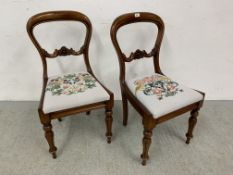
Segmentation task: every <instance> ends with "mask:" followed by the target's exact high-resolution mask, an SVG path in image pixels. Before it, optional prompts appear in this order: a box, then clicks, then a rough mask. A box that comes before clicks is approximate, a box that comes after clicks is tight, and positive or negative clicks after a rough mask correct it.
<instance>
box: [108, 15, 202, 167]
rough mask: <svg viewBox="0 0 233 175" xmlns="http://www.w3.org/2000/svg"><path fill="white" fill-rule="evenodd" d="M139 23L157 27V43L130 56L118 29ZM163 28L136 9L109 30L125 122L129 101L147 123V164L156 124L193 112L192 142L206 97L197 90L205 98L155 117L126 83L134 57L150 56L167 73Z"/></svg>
mask: <svg viewBox="0 0 233 175" xmlns="http://www.w3.org/2000/svg"><path fill="white" fill-rule="evenodd" d="M138 22H149V23H153V24H155V25H156V26H157V28H158V35H157V36H156V41H155V45H154V47H153V49H152V50H151V52H149V53H147V52H146V51H145V50H139V49H137V50H136V51H135V52H132V53H131V54H130V56H128V57H127V56H126V55H125V54H124V53H123V52H122V50H121V48H120V46H119V43H118V40H117V32H118V29H120V28H121V27H123V26H125V25H128V24H132V23H138ZM164 29H165V27H164V23H163V21H162V19H161V18H160V17H159V16H157V15H155V14H153V13H148V12H135V13H128V14H124V15H121V16H119V17H118V18H116V19H115V20H114V22H113V24H112V27H111V32H110V34H111V39H112V43H113V45H114V47H115V50H116V52H117V55H118V60H119V66H120V87H121V94H122V105H123V125H124V126H126V125H127V121H128V101H129V102H130V103H131V104H132V106H133V107H134V108H135V109H136V110H137V111H138V113H139V114H140V115H141V116H142V123H143V126H144V131H143V135H144V137H143V139H142V143H143V151H142V154H141V158H142V165H146V162H147V160H148V159H149V154H148V151H149V147H150V145H151V137H152V131H153V129H154V128H155V127H156V125H158V124H160V123H162V122H165V121H167V120H169V119H172V118H175V117H177V116H178V115H181V114H183V113H185V112H188V111H191V117H190V118H189V126H188V132H187V134H186V137H187V140H186V143H187V144H189V143H190V139H191V138H192V137H193V134H192V133H193V129H194V127H195V125H196V122H197V116H198V111H199V109H200V108H201V107H202V105H203V102H204V96H205V94H204V93H203V92H200V91H198V92H200V93H201V94H202V95H203V99H202V100H201V101H198V102H196V103H193V104H190V105H188V106H185V107H183V108H181V109H178V110H176V111H173V112H170V113H168V114H166V115H163V116H161V117H159V118H156V119H155V118H153V114H152V113H151V112H150V111H149V110H148V109H147V108H146V107H145V106H144V105H143V104H142V103H141V102H140V101H139V100H138V99H137V98H136V97H135V96H134V94H133V93H132V92H131V91H130V90H129V87H128V86H127V84H126V82H125V62H131V61H133V60H135V59H141V58H145V57H148V58H149V57H153V61H154V71H155V73H159V74H161V75H164V74H163V73H162V71H161V69H160V65H159V51H160V46H161V43H162V39H163V35H164Z"/></svg>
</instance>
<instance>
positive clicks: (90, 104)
mask: <svg viewBox="0 0 233 175" xmlns="http://www.w3.org/2000/svg"><path fill="white" fill-rule="evenodd" d="M51 21H79V22H81V23H83V24H84V25H85V26H86V38H85V41H84V44H83V46H82V47H81V48H80V50H79V51H76V50H74V49H72V48H67V47H65V46H62V47H61V48H60V49H55V50H54V52H53V53H48V52H47V51H46V50H45V49H43V48H42V47H41V45H40V44H39V42H38V41H37V39H36V37H35V35H34V33H33V29H34V27H36V26H37V25H39V24H41V23H45V22H51ZM137 22H149V23H154V24H155V25H156V26H157V27H158V35H157V38H156V41H155V44H154V47H153V49H152V50H151V51H150V52H149V53H147V52H146V51H145V50H143V51H142V50H139V49H138V50H136V51H135V52H132V53H131V54H130V55H129V56H126V55H125V54H124V53H123V52H122V50H121V48H120V46H119V43H118V40H117V31H118V30H119V29H120V28H121V27H123V26H125V25H128V24H131V23H137ZM27 32H28V34H29V36H30V38H31V40H32V42H33V44H34V45H35V47H36V48H37V50H38V52H39V54H40V56H41V59H42V63H43V90H42V95H41V99H40V104H39V108H38V112H39V117H40V121H41V123H42V125H43V129H44V131H45V137H46V139H47V142H48V144H49V152H50V153H51V154H52V156H53V158H56V151H57V148H56V146H55V144H54V134H53V131H52V125H51V121H52V120H53V119H58V120H59V121H61V118H63V117H66V116H69V115H72V114H76V113H81V112H86V113H87V115H89V114H90V111H92V110H94V109H99V108H105V115H106V118H105V122H106V137H107V142H108V143H111V138H112V121H113V118H112V108H113V105H114V94H113V93H112V92H111V91H110V90H108V89H107V88H106V87H105V86H104V85H103V84H101V82H100V81H99V80H98V79H97V78H96V76H95V75H94V73H93V71H92V68H91V66H90V63H89V56H88V50H89V44H90V40H91V34H92V25H91V22H90V20H89V19H88V17H87V16H85V15H84V14H82V13H79V12H75V11H52V12H44V13H40V14H37V15H35V16H32V17H31V18H30V19H29V21H28V23H27ZM163 34H164V23H163V21H162V19H161V18H160V17H159V16H157V15H155V14H152V13H147V12H138V13H128V14H124V15H122V16H119V17H118V18H116V19H115V21H114V22H113V24H112V27H111V39H112V42H113V45H114V47H115V49H116V52H117V55H118V59H119V63H120V86H121V93H122V104H123V125H125V126H126V125H127V120H128V101H129V102H130V103H131V104H132V106H133V107H134V108H135V109H136V110H137V111H138V112H139V113H140V115H141V117H142V123H143V126H144V131H143V135H144V137H143V151H142V154H141V158H142V165H146V161H147V160H148V159H149V155H148V151H149V147H150V144H151V137H152V130H153V129H154V128H155V126H156V125H158V124H160V123H162V122H164V121H167V120H169V119H172V118H174V117H176V116H178V115H180V114H183V113H185V112H188V111H191V117H190V118H189V126H188V132H187V134H186V137H187V140H186V143H187V144H188V143H189V142H190V139H191V138H192V137H193V135H192V132H193V128H194V127H195V124H196V122H197V116H198V111H199V109H200V108H201V107H202V105H203V101H204V96H205V95H204V93H202V92H199V91H196V90H193V89H190V88H187V87H185V86H182V85H179V84H178V83H177V82H175V81H173V80H171V79H170V78H168V77H166V76H165V75H164V74H163V73H162V71H161V69H160V66H159V51H160V46H161V42H162V38H163ZM68 55H75V56H78V55H83V56H84V61H85V65H86V69H87V72H76V73H72V74H71V73H69V74H62V75H57V76H53V77H48V73H47V59H50V58H56V57H58V56H68ZM145 57H148V58H149V57H153V61H154V72H152V73H151V74H147V75H137V76H135V77H133V78H130V79H127V78H126V76H125V71H126V68H125V67H126V66H125V63H126V62H132V61H133V60H136V59H141V58H145Z"/></svg>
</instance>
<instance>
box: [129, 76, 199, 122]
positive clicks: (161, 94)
mask: <svg viewBox="0 0 233 175" xmlns="http://www.w3.org/2000/svg"><path fill="white" fill-rule="evenodd" d="M126 84H127V86H128V87H129V89H130V91H131V92H132V93H133V94H134V95H135V97H136V98H137V99H138V100H139V101H140V102H141V103H142V104H143V105H144V106H145V107H146V108H147V109H148V110H149V111H150V112H151V113H152V114H153V117H154V118H158V117H161V116H164V115H166V114H168V113H170V112H173V111H175V110H178V109H180V108H182V107H185V106H188V105H190V104H193V103H195V102H198V101H201V100H202V99H203V95H202V94H201V93H199V92H197V91H195V90H193V89H191V88H188V87H185V86H183V85H180V84H178V83H177V82H175V81H173V80H171V79H170V78H168V77H165V76H163V75H160V74H153V75H145V76H140V77H136V78H131V79H129V80H126Z"/></svg>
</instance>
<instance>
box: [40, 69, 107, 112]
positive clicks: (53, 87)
mask: <svg viewBox="0 0 233 175" xmlns="http://www.w3.org/2000/svg"><path fill="white" fill-rule="evenodd" d="M45 91H46V92H45V97H44V104H43V111H44V113H50V112H54V111H60V110H64V109H69V108H73V107H77V106H83V105H88V104H92V103H97V102H102V101H106V100H109V99H110V96H109V94H108V93H107V92H106V91H105V89H104V88H103V87H102V86H101V85H100V84H99V82H98V81H96V79H95V78H94V77H93V76H92V75H91V74H89V73H86V72H82V73H68V74H62V75H57V76H52V77H50V78H49V80H48V82H47V85H46V89H45Z"/></svg>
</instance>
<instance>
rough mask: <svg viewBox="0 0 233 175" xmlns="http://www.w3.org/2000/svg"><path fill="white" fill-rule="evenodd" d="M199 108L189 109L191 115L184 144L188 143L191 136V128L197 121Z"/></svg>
mask: <svg viewBox="0 0 233 175" xmlns="http://www.w3.org/2000/svg"><path fill="white" fill-rule="evenodd" d="M198 111H199V109H198V108H197V109H194V110H192V111H191V116H190V118H189V122H188V123H189V126H188V132H187V133H186V137H187V140H186V144H189V143H190V140H191V138H193V129H194V127H195V125H196V123H197V116H198Z"/></svg>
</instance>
